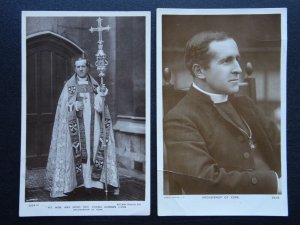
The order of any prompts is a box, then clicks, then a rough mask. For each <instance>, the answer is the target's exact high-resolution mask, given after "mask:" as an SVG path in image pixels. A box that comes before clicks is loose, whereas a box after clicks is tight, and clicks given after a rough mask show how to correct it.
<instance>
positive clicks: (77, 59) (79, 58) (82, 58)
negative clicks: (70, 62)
mask: <svg viewBox="0 0 300 225" xmlns="http://www.w3.org/2000/svg"><path fill="white" fill-rule="evenodd" d="M81 60H85V61H86V67H87V68H90V62H89V61H88V60H87V58H85V56H84V55H83V56H80V57H78V58H76V59H75V60H74V66H75V63H76V62H77V61H81Z"/></svg>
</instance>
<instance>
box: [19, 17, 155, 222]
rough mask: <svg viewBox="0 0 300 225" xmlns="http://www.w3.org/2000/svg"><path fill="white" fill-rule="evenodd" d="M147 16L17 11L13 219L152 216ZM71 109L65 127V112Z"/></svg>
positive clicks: (149, 26) (149, 24)
mask: <svg viewBox="0 0 300 225" xmlns="http://www.w3.org/2000/svg"><path fill="white" fill-rule="evenodd" d="M150 19H151V17H150V12H146V11H134V12H133V11H132V12H131V11H126V12H125V11H114V12H113V11H23V12H22V37H21V39H22V139H21V146H20V148H21V169H20V201H19V215H20V216H101V215H109V216H114V215H115V216H119V215H126V216H127V215H150V117H151V112H150V70H151V68H150V58H151V57H150V49H151V47H150V43H151V40H150V37H151V36H150V28H151V21H150ZM79 58H81V59H79ZM82 58H84V59H82ZM85 60H87V61H85ZM88 61H89V62H90V63H89V64H88ZM83 62H84V63H83ZM82 64H84V65H82ZM82 67H84V69H82ZM81 70H88V75H87V76H86V74H87V73H86V72H84V73H83V74H84V75H83V77H84V78H83V80H84V81H83V80H82V79H81V78H82V77H80V76H81V75H80V74H81V73H82V71H81ZM104 75H105V77H104ZM72 77H74V79H73V81H71V80H72ZM101 77H103V79H102V78H101ZM70 82H71V83H72V82H73V83H74V85H71V86H70V85H69V84H71V83H70ZM76 82H77V83H76ZM96 82H97V83H98V84H96ZM99 84H103V85H105V86H106V88H107V89H108V93H107V92H105V91H104V92H102V95H105V94H106V97H105V100H103V99H104V98H103V97H101V95H100V94H101V93H100V92H101V90H100V89H98V87H99ZM85 85H86V86H85ZM79 86H80V87H79ZM100 86H101V85H100ZM64 87H65V89H63V88H64ZM101 87H102V88H103V89H102V90H105V88H104V86H101ZM79 88H81V89H80V90H81V91H79ZM82 88H86V89H82ZM86 90H87V91H86ZM76 91H78V92H76ZM79 92H80V93H79ZM83 92H84V93H83ZM74 93H77V95H76V99H75V97H74V99H73V100H74V101H73V103H74V104H73V103H72V104H71V103H70V100H71V99H72V96H73V95H74ZM103 93H105V94H103ZM60 96H61V98H59V97H60ZM66 96H68V97H67V99H68V104H64V103H63V102H65V100H66V99H64V97H66ZM97 96H98V97H97ZM99 96H100V97H99ZM97 98H98V100H97ZM59 99H61V100H59ZM101 99H102V100H101ZM75 100H76V101H75ZM59 101H60V102H61V103H60V104H58V102H59ZM78 102H79V103H78ZM96 102H97V103H98V105H97V106H96ZM101 102H102V103H103V102H105V104H106V105H107V106H108V107H109V110H110V113H109V112H108V110H107V108H108V107H106V108H105V109H104V107H102V108H101ZM80 103H81V104H80ZM94 104H95V105H94ZM82 105H83V107H81V106H82ZM103 105H104V104H102V106H103ZM73 106H74V107H75V109H74V107H73ZM58 108H59V109H61V110H56V109H58ZM101 109H103V111H101ZM67 110H68V111H67ZM74 110H76V112H75V111H74ZM97 110H98V111H97ZM73 111H74V112H75V113H74V114H73V113H72V114H73V115H75V114H76V116H77V117H76V122H75V123H74V124H70V120H69V119H70V117H69V116H68V117H67V116H66V117H65V118H63V116H62V115H69V114H68V112H73ZM62 112H64V113H62ZM102 112H104V113H102ZM80 113H82V114H80ZM103 114H104V116H103ZM109 114H110V117H109ZM55 115H56V116H55ZM80 115H81V116H80ZM79 118H83V119H82V120H81V121H83V122H82V123H80V122H79ZM110 118H111V119H110ZM54 121H60V122H59V123H57V126H56V125H54V124H55V123H56V122H54ZM89 121H94V123H92V122H90V123H89ZM78 124H79V125H78ZM80 124H81V125H80ZM76 126H77V127H79V129H77V128H76ZM80 127H82V128H84V129H81V130H80ZM87 127H90V129H88V128H87ZM104 127H105V128H104ZM102 128H103V129H102ZM52 130H53V131H52ZM82 130H84V132H85V133H84V132H82ZM102 130H106V131H107V132H101V131H102ZM73 131H74V132H73ZM55 132H56V133H55ZM53 133H55V134H56V135H55V134H53ZM57 134H58V135H57ZM75 134H76V135H77V134H79V135H77V136H76V138H78V140H77V139H72V138H73V137H74V136H72V135H75ZM83 134H84V135H85V136H83ZM90 134H94V135H90ZM96 134H97V135H98V136H96ZM54 136H55V137H54ZM105 136H106V137H109V138H108V139H107V138H105ZM64 137H66V138H65V139H64ZM85 137H86V139H85ZM95 137H97V138H95ZM79 138H80V142H79V143H80V144H79V143H78V142H76V140H77V141H79ZM56 140H57V141H56ZM74 140H75V141H74ZM88 140H89V141H88ZM104 140H105V141H104ZM106 140H108V141H106ZM50 143H52V144H51V146H52V147H50ZM83 143H84V144H83ZM53 146H56V147H53ZM91 146H93V147H91ZM79 147H80V148H79ZM49 149H50V150H51V151H52V153H53V154H52V153H51V154H49V152H51V151H50V150H49ZM53 149H54V150H53ZM88 149H89V150H88ZM79 150H80V151H79ZM85 153H87V156H86V154H85ZM48 155H51V157H50V156H48ZM68 156H69V157H68ZM77 156H78V157H77ZM91 156H93V157H91ZM86 158H89V159H90V160H84V159H86ZM78 159H80V160H82V161H79V163H78V161H77V160H78ZM106 162H107V163H106ZM77 163H78V164H77ZM47 165H48V166H47ZM47 168H48V169H47ZM49 171H52V172H53V173H51V172H49ZM75 174H77V175H78V174H79V175H80V176H81V178H80V176H77V175H75ZM92 174H93V176H92ZM95 174H98V175H95ZM94 175H95V176H94ZM82 178H83V183H82V185H80V181H81V179H82ZM95 180H96V181H95ZM49 184H50V185H49ZM106 184H107V185H106ZM50 193H51V194H50ZM50 195H51V196H50Z"/></svg>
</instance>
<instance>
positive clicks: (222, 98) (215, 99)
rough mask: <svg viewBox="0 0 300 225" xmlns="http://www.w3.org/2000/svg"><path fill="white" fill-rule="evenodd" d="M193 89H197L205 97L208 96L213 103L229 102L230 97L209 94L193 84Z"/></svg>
mask: <svg viewBox="0 0 300 225" xmlns="http://www.w3.org/2000/svg"><path fill="white" fill-rule="evenodd" d="M193 88H195V89H196V90H198V91H200V92H201V93H203V94H205V95H208V96H209V97H210V99H211V100H212V101H213V103H222V102H227V100H228V95H222V94H214V93H209V92H207V91H204V90H202V89H201V88H199V87H198V86H197V85H196V84H195V83H193Z"/></svg>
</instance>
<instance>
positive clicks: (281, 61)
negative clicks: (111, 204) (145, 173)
mask: <svg viewBox="0 0 300 225" xmlns="http://www.w3.org/2000/svg"><path fill="white" fill-rule="evenodd" d="M156 16H157V17H156V22H157V23H156V29H157V47H156V50H157V61H156V63H157V73H156V74H157V84H156V85H157V94H156V96H157V97H156V98H157V177H158V185H157V188H158V191H157V193H158V196H157V200H158V204H157V205H158V215H159V216H208V215H216V216H221V215H237V216H239V215H257V216H287V215H288V202H287V163H286V71H287V68H286V60H287V10H286V9H285V8H276V9H275V8H260V9H257V8H255V9H251V8H249V9H157V15H156ZM199 33H201V34H199ZM204 33H205V34H204ZM216 33H217V35H219V38H220V39H213V38H215V37H213V38H212V39H209V38H211V37H212V36H214V35H215V34H216ZM221 33H222V34H221ZM224 33H225V34H226V35H227V36H226V37H224V36H223V37H222V35H223V34H224ZM192 37H193V39H192ZM207 37H208V38H207ZM203 40H204V41H203ZM205 41H207V43H208V44H206V47H205V44H203V43H204V42H205ZM200 43H201V46H200ZM228 43H230V44H229V45H230V46H229V45H228ZM220 46H221V47H220ZM222 46H223V47H222ZM217 47H218V48H217ZM233 50H234V52H233ZM199 55H201V56H204V55H205V56H207V57H206V58H200V56H199ZM197 57H198V58H197ZM201 59H203V61H201ZM205 60H207V61H205ZM205 62H207V64H204V63H205ZM202 63H203V64H202ZM250 63H251V64H250ZM231 65H234V66H235V68H233V67H231V68H233V69H234V70H235V71H233V69H228V68H230V66H231ZM227 69H228V70H227ZM216 71H217V73H215V72H216ZM226 71H227V72H228V73H227V74H226ZM222 72H225V73H223V74H222ZM246 72H248V73H249V74H248V75H247V74H246ZM217 74H218V76H217ZM221 75H223V76H221ZM227 75H228V76H233V75H235V76H236V75H237V76H236V77H238V80H236V79H237V78H235V80H234V81H233V80H228V82H229V83H228V82H227V81H224V80H223V79H226V76H227ZM212 77H213V79H211V78H212ZM230 79H231V78H230ZM249 80H250V81H251V80H252V81H251V82H254V86H253V83H252V86H251V85H250V83H249ZM224 82H227V83H228V85H227V84H226V83H225V86H227V87H230V88H232V87H236V88H237V89H236V90H237V91H234V93H235V94H236V93H237V92H239V90H240V91H242V90H244V89H245V88H246V90H247V91H246V94H247V93H248V94H250V93H252V96H250V97H254V98H253V99H252V100H254V99H255V100H254V101H256V102H257V106H256V105H254V106H255V108H256V107H258V108H259V109H260V111H262V113H263V114H264V115H265V116H266V117H265V118H268V119H270V118H271V119H272V120H273V121H274V123H273V124H274V126H273V130H277V131H276V133H277V134H278V135H277V137H278V140H280V144H281V145H280V146H279V147H278V145H277V144H278V142H276V143H277V144H276V143H273V142H275V141H276V140H275V139H273V138H267V137H266V136H265V138H264V137H263V136H261V135H258V134H260V133H259V132H257V130H256V128H255V126H254V125H253V124H252V123H251V124H250V125H249V124H248V123H249V121H248V123H247V122H245V129H247V126H248V125H249V130H246V131H248V133H245V135H244V136H243V135H238V134H239V133H241V132H240V130H239V129H236V130H231V128H232V127H231V125H230V123H227V122H228V121H227V120H226V119H225V120H224V118H223V117H222V116H221V114H218V110H217V108H218V107H219V105H218V104H222V102H223V103H225V104H226V103H227V102H228V99H230V102H233V98H231V97H232V93H229V91H228V90H232V89H227V90H225V91H224V92H221V91H220V90H221V89H220V87H221V86H220V85H221V84H224ZM222 87H223V86H222ZM250 87H254V89H252V88H250ZM253 90H254V92H253ZM251 91H252V92H251ZM201 92H202V93H201ZM253 93H254V94H253ZM214 94H216V95H214ZM199 96H202V97H201V99H200V98H199ZM197 97H198V98H197ZM204 99H209V101H206V103H205V104H202V105H200V103H199V101H205V100H204ZM249 101H250V100H249ZM207 102H209V103H207ZM201 103H202V102H201ZM206 104H207V105H208V104H210V105H211V106H212V107H209V106H207V105H206ZM232 104H233V103H232ZM238 106H240V105H238ZM241 106H242V105H241ZM237 108H239V107H237ZM251 108H252V107H249V108H248V109H249V110H246V111H247V112H251ZM253 108H254V107H253ZM236 110H240V108H239V109H236ZM263 114H262V115H263ZM199 115H201V116H199ZM254 115H255V116H253V117H252V118H254V119H253V121H255V120H257V121H265V120H260V119H259V118H260V114H254ZM211 118H213V119H211ZM242 119H243V118H242ZM246 120H247V119H246ZM246 120H245V121H246ZM259 123H262V122H259ZM212 124H213V125H212ZM259 126H260V125H259ZM275 127H276V128H275ZM232 129H233V128H232ZM263 129H265V128H263ZM249 131H250V136H249ZM278 131H279V132H278ZM232 134H236V135H233V136H230V135H232ZM246 134H247V135H246ZM251 135H252V136H251ZM246 136H248V137H249V138H248V139H249V140H248V139H247V138H245V137H246ZM270 137H271V136H270ZM253 138H254V140H255V142H254V143H253ZM243 142H245V144H243ZM266 142H267V143H272V146H273V147H272V149H277V155H276V158H277V160H275V158H274V160H273V158H270V157H275V150H271V151H269V152H268V153H267V150H266V149H267V147H264V146H266V145H263V143H266ZM243 146H245V147H246V150H245V148H243ZM247 146H248V147H247ZM276 146H277V148H276ZM247 148H248V149H247ZM273 151H274V152H273ZM279 154H280V155H279ZM271 155H273V156H271ZM258 161H259V162H261V163H262V164H259V163H258ZM270 161H272V162H270ZM275 162H276V163H277V164H276V165H277V166H274V165H275ZM267 174H269V175H267ZM271 187H272V188H271Z"/></svg>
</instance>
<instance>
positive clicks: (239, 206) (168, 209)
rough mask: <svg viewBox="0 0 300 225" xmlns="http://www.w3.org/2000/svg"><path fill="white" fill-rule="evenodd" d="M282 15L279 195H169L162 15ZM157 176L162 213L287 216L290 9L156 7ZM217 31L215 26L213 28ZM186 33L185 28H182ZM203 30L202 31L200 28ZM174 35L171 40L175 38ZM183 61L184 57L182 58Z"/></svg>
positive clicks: (181, 214)
mask: <svg viewBox="0 0 300 225" xmlns="http://www.w3.org/2000/svg"><path fill="white" fill-rule="evenodd" d="M261 14H266V15H267V14H280V15H281V35H280V36H281V54H280V87H281V88H280V100H281V101H280V102H281V115H280V116H281V124H280V130H281V170H282V180H283V183H282V193H281V194H280V195H262V194H261V195H247V194H245V195H223V194H217V195H184V194H182V195H168V194H166V193H165V192H164V185H166V184H165V183H164V160H165V158H164V157H165V155H164V139H163V137H164V134H163V115H164V114H163V109H164V102H163V89H162V87H163V84H164V80H163V66H164V65H163V48H164V46H163V34H162V33H163V30H164V29H165V27H163V26H164V24H163V19H162V18H163V16H178V17H180V16H182V18H183V17H184V16H191V15H193V16H198V17H201V16H207V15H216V16H219V15H221V16H224V19H225V20H226V18H225V17H226V15H250V16H255V15H261ZM156 26H157V27H156V29H157V48H156V49H157V55H156V57H157V59H156V60H157V68H156V69H157V97H156V99H157V179H158V185H157V188H158V191H157V193H158V196H157V198H158V215H159V216H171V215H174V216H199V215H201V216H209V215H211V216H213V215H218V216H221V215H243V216H244V215H259V216H287V215H288V206H287V205H288V203H287V169H286V168H287V164H286V158H287V157H286V71H287V70H286V60H287V10H286V9H284V8H277V9H157V17H156ZM208 26H209V25H208ZM211 29H212V30H214V27H211ZM182 32H184V31H182ZM198 32H200V31H198ZM173 37H174V36H172V35H171V34H170V35H169V39H171V40H173ZM182 60H183V59H182Z"/></svg>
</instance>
